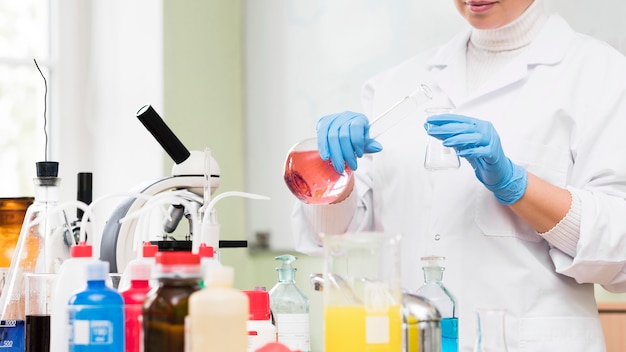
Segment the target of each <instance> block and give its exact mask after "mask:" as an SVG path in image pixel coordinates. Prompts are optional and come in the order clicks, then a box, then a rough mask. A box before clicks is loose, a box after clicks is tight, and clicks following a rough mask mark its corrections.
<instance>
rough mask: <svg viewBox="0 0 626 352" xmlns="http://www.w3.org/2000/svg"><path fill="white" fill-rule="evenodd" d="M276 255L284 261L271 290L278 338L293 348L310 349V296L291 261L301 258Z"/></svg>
mask: <svg viewBox="0 0 626 352" xmlns="http://www.w3.org/2000/svg"><path fill="white" fill-rule="evenodd" d="M274 259H276V260H278V261H280V262H281V263H282V265H281V266H280V267H278V268H276V271H277V272H278V283H276V285H274V287H272V289H271V290H270V305H271V308H272V313H273V314H274V319H275V320H276V327H277V330H278V342H281V343H283V344H284V345H286V346H287V347H289V348H290V349H292V350H300V351H303V352H304V351H310V350H311V345H310V334H309V299H308V298H307V296H306V295H305V294H304V293H303V292H302V291H301V290H300V289H299V288H298V286H296V282H295V276H296V268H294V267H293V266H292V265H291V264H292V263H293V262H294V261H295V260H296V259H298V258H297V257H295V256H293V255H289V254H285V255H280V256H277V257H275V258H274Z"/></svg>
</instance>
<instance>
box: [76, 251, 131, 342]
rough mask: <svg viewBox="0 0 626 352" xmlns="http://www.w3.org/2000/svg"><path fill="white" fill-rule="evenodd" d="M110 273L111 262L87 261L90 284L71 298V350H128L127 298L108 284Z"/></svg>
mask: <svg viewBox="0 0 626 352" xmlns="http://www.w3.org/2000/svg"><path fill="white" fill-rule="evenodd" d="M108 275H109V263H108V262H104V261H100V260H98V261H94V262H91V263H88V264H87V270H86V276H87V287H86V288H85V289H84V290H82V291H80V292H78V293H76V294H74V295H72V297H70V299H69V307H68V310H69V329H70V333H69V336H70V337H69V349H68V351H70V352H123V351H124V300H123V299H122V296H121V295H120V294H119V292H117V291H116V290H114V289H112V288H110V287H109V286H107V284H106V280H107V277H108Z"/></svg>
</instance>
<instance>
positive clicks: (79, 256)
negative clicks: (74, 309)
mask: <svg viewBox="0 0 626 352" xmlns="http://www.w3.org/2000/svg"><path fill="white" fill-rule="evenodd" d="M70 255H71V257H70V258H69V259H68V260H66V261H65V262H63V264H62V265H61V269H60V270H59V273H58V274H57V280H56V283H55V285H54V289H53V293H52V297H53V299H52V316H51V321H50V351H51V352H65V351H67V350H68V341H69V335H68V330H67V325H68V305H67V302H69V300H70V298H71V297H72V295H73V294H75V293H76V292H79V291H80V290H82V289H83V288H84V287H85V285H86V282H87V265H88V264H89V263H94V262H97V261H98V259H96V258H93V248H92V246H91V245H89V244H86V243H84V242H80V243H79V244H77V245H74V246H72V248H71V250H70Z"/></svg>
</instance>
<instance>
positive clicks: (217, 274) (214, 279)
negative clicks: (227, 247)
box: [204, 266, 235, 287]
mask: <svg viewBox="0 0 626 352" xmlns="http://www.w3.org/2000/svg"><path fill="white" fill-rule="evenodd" d="M207 269H208V270H207V272H206V274H205V277H204V285H205V286H206V287H209V286H215V287H232V286H233V283H234V281H235V269H234V268H233V267H231V266H211V267H209V268H207Z"/></svg>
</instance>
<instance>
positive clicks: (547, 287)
mask: <svg viewBox="0 0 626 352" xmlns="http://www.w3.org/2000/svg"><path fill="white" fill-rule="evenodd" d="M468 38H469V32H467V33H462V34H461V35H459V36H457V37H455V38H454V39H453V40H452V41H450V42H449V43H448V44H446V45H445V46H443V47H441V48H437V49H434V50H432V51H429V52H426V53H424V54H421V55H418V56H416V57H414V58H412V59H411V60H409V61H407V62H405V63H403V64H401V65H399V66H397V67H395V68H393V69H391V70H389V71H386V72H384V73H382V74H381V75H379V76H377V77H375V78H373V79H372V80H370V81H369V82H368V83H367V84H366V87H365V90H364V92H365V94H364V106H365V114H366V115H367V116H370V117H372V116H377V115H378V114H380V113H381V112H382V111H384V110H385V109H386V108H387V107H389V106H390V105H392V103H394V102H396V101H397V100H398V99H399V98H401V97H402V96H404V95H406V94H407V93H409V92H412V91H413V90H414V89H415V88H416V86H417V84H418V83H420V82H424V83H428V84H429V85H430V86H431V88H432V89H433V90H434V91H435V95H436V98H435V100H438V99H441V97H442V96H444V97H445V96H447V97H448V98H449V103H451V104H453V105H454V106H455V107H456V113H458V114H463V115H467V116H472V117H476V118H479V119H483V120H489V121H491V122H492V123H493V124H494V126H495V128H496V130H497V131H498V133H499V135H500V139H501V141H502V144H503V148H504V151H505V153H506V155H507V156H508V157H509V158H510V159H511V160H513V162H515V163H517V164H519V165H521V166H523V167H525V168H526V169H527V170H528V171H529V172H531V173H533V174H535V175H537V176H539V177H541V178H543V179H544V180H547V181H549V182H551V183H553V184H555V185H558V186H560V187H567V188H569V189H570V190H571V191H572V192H575V193H576V194H577V195H578V196H579V197H580V199H581V201H582V215H581V219H580V225H581V228H580V239H579V242H578V244H577V252H576V254H575V256H574V257H571V256H569V255H567V254H565V253H564V252H563V251H561V250H559V249H557V248H555V247H554V246H553V245H551V244H549V243H548V242H547V241H546V240H545V239H544V238H542V237H540V236H539V235H538V234H537V233H536V232H535V231H534V230H533V229H532V228H531V227H530V226H528V225H527V224H526V223H524V222H523V221H522V220H520V219H519V218H517V217H516V216H515V215H514V214H513V213H512V212H511V211H510V210H509V208H508V207H507V206H503V205H501V204H499V203H498V202H497V200H496V198H495V197H494V196H493V194H492V193H491V192H489V191H488V190H487V189H486V188H485V187H484V186H483V185H482V184H481V183H480V182H479V181H478V180H477V179H476V177H475V175H474V173H473V170H472V168H471V166H470V165H469V164H468V163H467V161H465V160H462V166H461V169H460V170H452V171H436V172H429V171H426V170H424V168H423V159H424V151H425V144H426V142H425V138H426V133H425V131H424V128H423V123H424V116H419V117H417V118H415V119H408V120H404V121H403V122H401V123H400V124H399V125H397V126H396V127H394V128H392V129H391V130H389V131H387V132H386V133H385V134H383V135H382V136H380V137H379V139H378V140H379V141H380V142H381V143H382V145H383V148H384V149H383V151H382V152H380V153H377V154H373V155H368V156H366V157H364V158H361V159H359V168H358V170H357V172H356V174H357V176H358V177H357V184H356V190H355V192H353V194H352V196H351V197H350V198H349V199H348V200H346V201H345V202H343V203H340V204H337V205H330V206H310V205H304V204H302V203H300V202H296V203H297V204H296V207H295V208H294V214H293V227H294V231H293V232H294V234H295V240H296V244H297V249H298V250H299V251H302V252H305V253H309V254H320V253H321V251H320V243H319V240H318V238H319V237H318V236H317V234H318V233H320V232H342V231H358V230H365V229H374V228H376V229H383V230H384V231H387V232H395V233H402V234H403V236H404V237H403V245H402V252H403V253H402V278H403V285H404V288H406V289H409V290H415V289H417V288H418V287H419V286H420V285H421V283H422V278H423V276H422V271H421V270H420V268H421V266H422V263H421V262H420V257H422V256H425V255H430V254H435V255H443V256H445V257H446V258H447V259H446V262H445V266H446V271H445V274H444V282H445V284H446V285H447V286H448V288H449V289H450V291H451V292H453V293H454V294H455V296H456V298H457V301H458V308H459V324H460V327H459V330H460V332H459V334H460V350H462V351H471V350H472V346H473V344H474V341H475V336H476V322H475V315H474V312H475V310H476V309H477V308H481V307H482V308H485V307H487V308H488V307H491V308H500V309H505V310H506V311H507V315H506V324H505V335H506V341H507V344H508V351H509V352H513V351H533V352H536V351H550V352H554V351H567V352H576V351H580V352H591V351H603V350H604V349H605V347H604V339H603V334H602V329H601V325H600V322H599V320H598V314H597V308H596V304H595V298H594V289H593V284H592V283H599V284H602V285H603V286H604V287H605V288H607V289H608V290H611V291H622V292H623V291H626V275H625V273H624V265H625V263H626V158H624V157H623V156H622V155H621V153H622V152H625V151H626V138H625V136H624V131H626V59H625V58H624V56H623V55H622V54H620V53H619V52H617V51H616V50H614V49H612V48H611V47H609V46H608V45H606V44H604V43H601V42H599V41H596V40H594V39H592V38H589V37H587V36H584V35H581V34H578V33H575V32H574V31H573V30H572V29H571V28H570V27H569V26H568V24H567V23H566V22H565V21H564V20H563V19H562V18H561V17H559V16H558V15H553V16H551V17H550V18H549V19H548V22H547V23H546V25H545V27H544V28H543V29H542V31H541V33H540V34H539V35H538V37H537V38H536V40H535V41H534V42H533V43H532V44H531V45H530V46H529V47H528V48H527V49H526V50H525V51H524V52H523V53H522V54H521V55H520V56H519V57H517V58H516V59H515V60H514V62H512V63H511V64H510V65H509V66H508V67H506V68H505V69H503V72H502V73H500V74H498V75H495V76H494V77H492V78H491V79H490V80H489V81H488V82H486V84H485V85H484V86H483V87H482V88H481V89H480V91H479V92H477V93H476V94H474V95H472V96H467V95H466V93H465V91H466V90H465V86H466V85H465V77H466V72H465V71H466V64H465V51H466V43H467V40H468ZM439 103H441V102H437V104H439ZM351 202H356V205H357V206H356V210H355V209H354V205H353V204H352V203H351ZM351 204H352V205H351ZM347 210H349V215H348V216H346V215H345V213H346V211H347ZM342 214H344V215H342Z"/></svg>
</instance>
